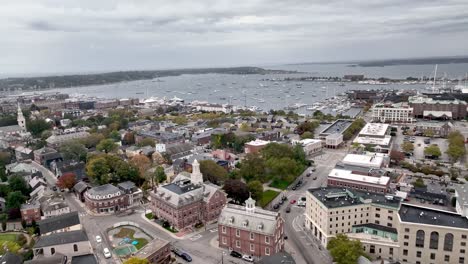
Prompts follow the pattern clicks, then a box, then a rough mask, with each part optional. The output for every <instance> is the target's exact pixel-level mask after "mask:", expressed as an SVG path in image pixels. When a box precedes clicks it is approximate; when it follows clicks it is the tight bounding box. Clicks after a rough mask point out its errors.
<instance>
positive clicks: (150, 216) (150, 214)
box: [145, 213, 154, 220]
mask: <svg viewBox="0 0 468 264" xmlns="http://www.w3.org/2000/svg"><path fill="white" fill-rule="evenodd" d="M145 216H146V218H148V219H149V220H151V219H153V218H154V215H153V213H149V214H145Z"/></svg>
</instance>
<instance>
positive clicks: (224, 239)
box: [222, 237, 227, 245]
mask: <svg viewBox="0 0 468 264" xmlns="http://www.w3.org/2000/svg"><path fill="white" fill-rule="evenodd" d="M222 241H223V244H225V245H226V243H227V239H226V237H223V239H222Z"/></svg>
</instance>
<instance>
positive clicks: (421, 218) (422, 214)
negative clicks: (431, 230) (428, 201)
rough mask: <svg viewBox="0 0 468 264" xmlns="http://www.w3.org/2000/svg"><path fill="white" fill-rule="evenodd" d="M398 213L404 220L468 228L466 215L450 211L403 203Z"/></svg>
mask: <svg viewBox="0 0 468 264" xmlns="http://www.w3.org/2000/svg"><path fill="white" fill-rule="evenodd" d="M398 214H399V215H400V218H401V221H402V222H409V223H415V224H426V225H435V226H446V227H456V228H468V219H467V218H466V217H463V216H461V215H459V214H456V213H452V212H448V211H442V210H437V209H433V208H427V207H421V206H415V205H410V204H402V205H401V207H400V211H399V212H398Z"/></svg>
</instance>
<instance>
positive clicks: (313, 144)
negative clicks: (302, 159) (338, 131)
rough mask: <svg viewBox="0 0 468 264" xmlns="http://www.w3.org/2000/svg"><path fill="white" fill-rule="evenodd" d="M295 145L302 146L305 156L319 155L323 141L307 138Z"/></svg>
mask: <svg viewBox="0 0 468 264" xmlns="http://www.w3.org/2000/svg"><path fill="white" fill-rule="evenodd" d="M296 144H300V145H301V146H302V148H303V149H304V153H305V154H306V155H307V156H310V155H313V154H315V153H319V152H320V151H322V149H323V140H320V139H311V138H307V139H303V140H299V141H297V142H296Z"/></svg>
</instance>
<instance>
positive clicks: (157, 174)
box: [154, 166, 167, 183]
mask: <svg viewBox="0 0 468 264" xmlns="http://www.w3.org/2000/svg"><path fill="white" fill-rule="evenodd" d="M154 178H155V179H156V182H157V183H163V182H165V181H166V180H167V175H166V173H165V172H164V168H163V167H162V166H158V167H157V168H156V170H155V171H154Z"/></svg>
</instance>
